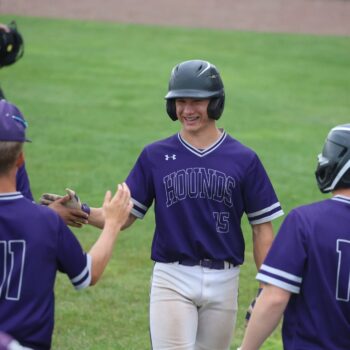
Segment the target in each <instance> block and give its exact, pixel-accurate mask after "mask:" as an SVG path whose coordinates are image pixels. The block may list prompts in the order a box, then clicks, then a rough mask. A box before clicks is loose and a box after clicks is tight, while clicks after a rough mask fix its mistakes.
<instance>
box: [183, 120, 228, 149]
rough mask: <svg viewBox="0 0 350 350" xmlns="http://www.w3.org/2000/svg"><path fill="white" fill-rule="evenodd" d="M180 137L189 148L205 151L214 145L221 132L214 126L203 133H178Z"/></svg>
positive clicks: (184, 131)
mask: <svg viewBox="0 0 350 350" xmlns="http://www.w3.org/2000/svg"><path fill="white" fill-rule="evenodd" d="M180 135H181V137H182V138H183V139H184V140H185V141H186V142H188V143H189V144H190V145H191V146H193V147H195V148H197V149H206V148H208V147H209V146H211V145H212V144H214V143H215V142H216V141H217V140H218V139H219V138H220V137H221V135H222V130H220V129H218V128H217V127H216V126H215V127H214V128H209V129H208V130H206V131H205V132H203V131H200V132H188V131H186V130H181V131H180Z"/></svg>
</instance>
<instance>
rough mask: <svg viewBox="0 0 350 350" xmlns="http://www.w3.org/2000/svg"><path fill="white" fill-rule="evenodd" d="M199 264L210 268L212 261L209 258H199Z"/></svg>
mask: <svg viewBox="0 0 350 350" xmlns="http://www.w3.org/2000/svg"><path fill="white" fill-rule="evenodd" d="M199 265H200V266H202V267H207V268H208V269H211V268H212V266H213V261H212V260H210V259H202V260H199Z"/></svg>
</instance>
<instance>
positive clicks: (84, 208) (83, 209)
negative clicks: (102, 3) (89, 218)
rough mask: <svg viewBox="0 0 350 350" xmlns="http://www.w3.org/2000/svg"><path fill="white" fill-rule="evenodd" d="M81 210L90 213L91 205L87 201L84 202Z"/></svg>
mask: <svg viewBox="0 0 350 350" xmlns="http://www.w3.org/2000/svg"><path fill="white" fill-rule="evenodd" d="M81 210H82V211H83V212H85V213H86V214H88V215H90V207H89V206H88V205H87V204H86V203H83V204H82V205H81Z"/></svg>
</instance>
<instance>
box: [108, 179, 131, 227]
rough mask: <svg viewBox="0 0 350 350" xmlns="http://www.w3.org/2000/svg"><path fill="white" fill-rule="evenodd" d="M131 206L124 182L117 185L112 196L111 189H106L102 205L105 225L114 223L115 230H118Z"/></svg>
mask: <svg viewBox="0 0 350 350" xmlns="http://www.w3.org/2000/svg"><path fill="white" fill-rule="evenodd" d="M132 206H133V204H132V202H131V196H130V190H129V187H128V186H127V184H126V183H123V184H122V185H120V184H119V185H118V188H117V191H116V193H115V194H114V196H113V197H112V193H111V191H107V192H106V195H105V199H104V202H103V207H102V210H103V215H104V218H105V225H107V224H109V225H114V226H115V229H116V230H120V228H121V227H122V226H123V224H124V223H125V221H126V220H127V218H128V217H129V214H130V211H131V208H132Z"/></svg>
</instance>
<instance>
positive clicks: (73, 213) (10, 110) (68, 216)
mask: <svg viewBox="0 0 350 350" xmlns="http://www.w3.org/2000/svg"><path fill="white" fill-rule="evenodd" d="M0 114H1V115H2V114H6V115H8V116H14V117H16V118H19V119H22V120H24V118H23V115H22V113H21V111H20V110H19V109H18V108H17V106H15V105H14V104H12V103H10V102H8V101H7V100H5V99H2V100H0ZM26 123H27V122H26ZM16 190H17V191H19V192H21V193H22V195H23V196H24V197H26V198H28V199H29V200H31V201H33V202H34V198H33V195H32V192H31V189H30V182H29V177H28V174H27V171H26V167H25V163H23V165H21V166H20V167H19V168H18V171H17V175H16ZM70 200H71V197H70V196H68V195H67V196H64V197H63V198H60V199H58V200H56V201H52V202H51V203H50V205H49V207H50V208H51V209H53V210H54V211H56V212H57V213H58V214H59V215H60V217H61V218H62V219H63V221H64V222H65V223H66V224H67V225H70V226H73V227H82V225H83V224H86V223H87V218H88V216H89V208H88V207H86V206H84V207H83V208H82V209H84V210H85V211H84V210H81V208H68V207H67V206H66V205H65V204H67V203H68V202H69V201H70Z"/></svg>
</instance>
